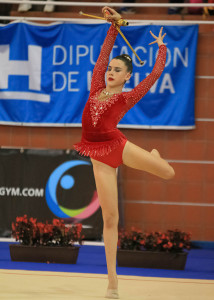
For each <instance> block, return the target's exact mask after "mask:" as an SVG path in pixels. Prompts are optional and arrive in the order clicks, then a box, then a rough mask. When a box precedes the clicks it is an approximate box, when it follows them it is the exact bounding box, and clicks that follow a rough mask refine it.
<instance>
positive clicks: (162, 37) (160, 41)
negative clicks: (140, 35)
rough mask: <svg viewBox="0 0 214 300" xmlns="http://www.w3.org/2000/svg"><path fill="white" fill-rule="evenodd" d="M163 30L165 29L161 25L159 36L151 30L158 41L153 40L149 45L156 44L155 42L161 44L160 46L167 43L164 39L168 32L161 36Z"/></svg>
mask: <svg viewBox="0 0 214 300" xmlns="http://www.w3.org/2000/svg"><path fill="white" fill-rule="evenodd" d="M162 30H163V27H161V30H160V32H159V36H158V37H157V36H156V35H154V34H153V33H152V32H151V30H150V33H151V35H152V36H153V38H154V39H156V41H153V42H151V43H149V45H151V44H154V43H158V46H159V47H160V45H165V44H164V42H163V39H164V37H165V35H166V33H164V35H163V36H161V35H162Z"/></svg>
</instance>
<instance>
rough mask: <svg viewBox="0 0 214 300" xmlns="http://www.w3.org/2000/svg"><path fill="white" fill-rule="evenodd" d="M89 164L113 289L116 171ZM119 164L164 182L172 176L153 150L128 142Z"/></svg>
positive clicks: (170, 171)
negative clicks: (121, 162) (97, 200)
mask: <svg viewBox="0 0 214 300" xmlns="http://www.w3.org/2000/svg"><path fill="white" fill-rule="evenodd" d="M91 161H92V164H93V170H94V176H95V182H96V187H97V192H98V197H99V201H100V206H101V208H102V215H103V222H104V228H103V236H104V244H105V252H106V262H107V268H108V280H109V285H108V289H117V288H118V280H117V274H116V255H117V241H118V221H119V213H118V191H117V175H116V169H115V168H112V167H110V166H108V165H106V164H104V163H102V162H99V161H97V160H94V159H91ZM123 163H124V164H125V165H127V166H129V167H131V168H135V169H138V170H142V171H146V172H148V173H151V174H153V175H156V176H158V177H160V178H164V179H171V178H173V177H174V175H175V172H174V169H173V168H172V167H171V166H170V165H169V164H168V162H167V161H165V160H164V159H163V158H161V156H160V154H159V152H158V151H157V150H156V149H153V150H152V151H151V152H148V151H146V150H144V149H142V148H140V147H138V146H136V145H135V144H133V143H131V142H129V141H127V142H126V144H125V147H124V150H123Z"/></svg>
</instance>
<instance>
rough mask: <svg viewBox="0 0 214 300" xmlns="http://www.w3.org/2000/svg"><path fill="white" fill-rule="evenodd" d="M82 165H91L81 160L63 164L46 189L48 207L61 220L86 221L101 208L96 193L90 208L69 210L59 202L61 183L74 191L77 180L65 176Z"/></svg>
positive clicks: (50, 179) (55, 171) (53, 174)
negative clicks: (58, 187)
mask: <svg viewBox="0 0 214 300" xmlns="http://www.w3.org/2000/svg"><path fill="white" fill-rule="evenodd" d="M80 165H90V163H89V162H86V161H80V160H72V161H68V162H65V163H63V164H61V165H60V166H59V167H58V168H57V169H55V170H54V171H53V172H52V174H51V175H50V177H49V179H48V182H47V185H46V189H45V196H46V201H47V205H48V207H49V208H50V210H51V211H52V212H53V213H54V214H55V215H56V216H57V217H59V218H71V217H74V218H78V219H86V218H88V217H90V216H91V215H92V214H94V213H95V212H96V211H97V209H98V208H99V207H100V205H99V200H98V197H97V193H96V192H95V193H94V196H93V198H92V201H91V202H90V203H89V205H88V206H84V207H82V208H79V209H69V208H65V207H63V206H61V205H59V203H58V201H57V195H56V192H57V186H58V183H60V186H61V187H62V188H63V189H65V190H69V189H72V188H73V187H74V185H75V179H74V177H73V176H71V175H68V174H66V175H63V174H64V173H65V172H67V171H68V170H69V169H71V168H73V167H76V166H80Z"/></svg>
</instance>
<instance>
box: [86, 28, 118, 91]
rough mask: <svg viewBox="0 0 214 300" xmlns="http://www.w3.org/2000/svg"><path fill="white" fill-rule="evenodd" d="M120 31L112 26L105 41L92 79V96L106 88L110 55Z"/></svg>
mask: <svg viewBox="0 0 214 300" xmlns="http://www.w3.org/2000/svg"><path fill="white" fill-rule="evenodd" d="M117 34H118V31H117V29H116V28H115V26H114V25H111V27H110V28H109V30H108V32H107V36H106V38H105V40H104V43H103V46H102V49H101V51H100V55H99V57H98V60H97V62H96V64H95V67H94V70H93V75H92V79H91V90H90V92H91V94H93V93H94V92H96V91H98V90H99V89H101V88H105V86H106V84H105V72H106V69H107V66H108V62H109V55H110V53H111V50H112V48H113V46H114V42H115V40H116V37H117Z"/></svg>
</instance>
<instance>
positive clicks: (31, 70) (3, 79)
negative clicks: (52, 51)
mask: <svg viewBox="0 0 214 300" xmlns="http://www.w3.org/2000/svg"><path fill="white" fill-rule="evenodd" d="M9 57H10V46H9V45H1V46H0V89H8V80H9V78H8V77H9V75H20V76H23V75H24V76H28V77H29V90H31V92H26V91H23V92H18V91H10V92H7V91H4V92H0V98H1V99H22V100H34V101H41V102H49V101H50V96H49V95H46V94H38V92H39V91H41V65H42V48H41V47H40V46H34V45H29V46H28V60H10V59H9ZM33 91H35V92H33Z"/></svg>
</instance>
